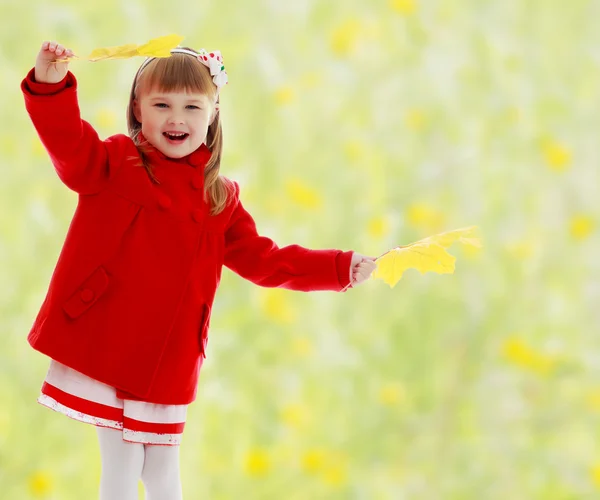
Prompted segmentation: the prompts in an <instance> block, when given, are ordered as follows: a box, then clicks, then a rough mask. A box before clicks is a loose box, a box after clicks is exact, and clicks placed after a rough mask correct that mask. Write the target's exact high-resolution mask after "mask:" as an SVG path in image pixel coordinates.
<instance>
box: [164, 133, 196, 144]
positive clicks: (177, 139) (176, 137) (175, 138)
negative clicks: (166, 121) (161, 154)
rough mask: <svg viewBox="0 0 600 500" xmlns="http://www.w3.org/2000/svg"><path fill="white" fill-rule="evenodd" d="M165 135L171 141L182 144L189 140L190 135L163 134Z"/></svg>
mask: <svg viewBox="0 0 600 500" xmlns="http://www.w3.org/2000/svg"><path fill="white" fill-rule="evenodd" d="M163 135H164V136H165V137H166V138H167V139H169V140H170V141H174V142H181V141H184V140H185V139H187V138H188V136H189V135H190V134H186V133H185V132H182V133H178V134H174V133H169V132H163Z"/></svg>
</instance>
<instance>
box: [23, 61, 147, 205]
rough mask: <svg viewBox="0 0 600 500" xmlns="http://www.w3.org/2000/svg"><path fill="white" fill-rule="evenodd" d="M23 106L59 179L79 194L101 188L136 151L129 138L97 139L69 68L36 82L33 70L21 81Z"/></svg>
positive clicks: (94, 191)
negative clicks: (61, 76) (59, 76)
mask: <svg viewBox="0 0 600 500" xmlns="http://www.w3.org/2000/svg"><path fill="white" fill-rule="evenodd" d="M21 90H22V91H23V96H24V98H25V108H26V109H27V112H28V113H29V116H30V118H31V121H32V122H33V125H34V127H35V129H36V131H37V133H38V135H39V137H40V140H41V141H42V144H43V145H44V147H45V148H46V150H47V151H48V154H49V155H50V159H51V161H52V164H53V165H54V168H55V169H56V173H57V174H58V176H59V178H60V179H61V180H62V182H63V183H64V184H65V185H66V186H67V187H69V188H70V189H72V190H73V191H76V192H77V193H79V194H94V193H97V192H99V191H101V190H102V189H103V188H104V187H105V186H106V184H107V183H108V181H109V180H110V178H111V176H112V175H114V172H115V171H116V169H117V168H118V167H119V166H120V165H121V163H122V160H123V159H124V158H125V156H127V150H129V152H130V153H131V154H135V153H136V149H135V146H134V145H133V142H132V141H131V139H129V137H127V136H125V135H123V134H119V135H115V136H113V137H110V138H108V139H107V140H105V141H102V140H100V138H99V137H98V134H97V133H96V131H95V130H94V128H93V127H92V126H91V125H90V124H89V123H88V122H86V121H84V120H82V119H81V116H80V111H79V104H78V101H77V80H76V79H75V76H74V75H73V73H71V72H70V71H69V72H68V73H67V76H65V78H64V79H63V80H62V81H61V82H58V83H53V84H48V83H38V82H36V81H35V77H34V70H33V69H32V70H31V71H30V72H29V73H28V74H27V76H26V77H25V79H24V80H23V81H22V82H21Z"/></svg>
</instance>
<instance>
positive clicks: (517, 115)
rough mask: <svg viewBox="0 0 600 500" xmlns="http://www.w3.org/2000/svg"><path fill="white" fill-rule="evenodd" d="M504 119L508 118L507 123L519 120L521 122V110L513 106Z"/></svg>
mask: <svg viewBox="0 0 600 500" xmlns="http://www.w3.org/2000/svg"><path fill="white" fill-rule="evenodd" d="M506 117H507V118H508V121H509V122H511V123H517V122H518V121H519V120H521V110H520V109H519V108H518V107H516V106H513V107H511V108H509V109H508V111H507V112H506Z"/></svg>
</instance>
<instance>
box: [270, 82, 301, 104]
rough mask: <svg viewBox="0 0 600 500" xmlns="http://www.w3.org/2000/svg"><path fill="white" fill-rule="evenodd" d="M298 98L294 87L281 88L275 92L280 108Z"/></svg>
mask: <svg viewBox="0 0 600 500" xmlns="http://www.w3.org/2000/svg"><path fill="white" fill-rule="evenodd" d="M295 97H296V94H295V92H294V89H293V88H292V87H289V86H287V87H281V88H279V89H277V90H276V91H275V102H276V103H277V104H279V105H280V106H285V105H286V104H290V103H291V102H292V101H293V100H294V99H295Z"/></svg>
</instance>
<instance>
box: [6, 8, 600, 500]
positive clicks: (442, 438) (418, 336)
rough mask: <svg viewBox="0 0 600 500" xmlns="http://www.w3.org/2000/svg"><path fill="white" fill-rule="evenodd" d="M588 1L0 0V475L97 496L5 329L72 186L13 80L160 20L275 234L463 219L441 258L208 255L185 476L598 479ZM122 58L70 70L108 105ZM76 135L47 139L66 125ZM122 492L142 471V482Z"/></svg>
mask: <svg viewBox="0 0 600 500" xmlns="http://www.w3.org/2000/svg"><path fill="white" fill-rule="evenodd" d="M599 16H600V1H593V0H571V1H569V2H563V1H557V0H556V1H554V0H523V1H520V2H510V1H509V2H506V1H501V0H495V1H489V0H488V1H486V0H463V1H458V0H439V1H435V2H425V1H417V0H382V1H373V2H362V1H358V0H345V1H343V2H342V1H339V0H338V1H331V2H317V1H315V0H312V1H310V0H294V1H293V2H283V1H276V0H257V1H254V2H235V1H231V0H221V1H219V2H204V3H184V2H179V3H172V2H158V1H155V0H150V1H145V2H141V1H139V0H128V1H127V2H121V1H116V0H107V1H105V2H101V3H100V2H81V1H80V2H77V1H74V0H65V1H62V2H42V1H41V0H25V1H22V2H13V1H10V0H1V2H0V19H1V20H0V26H1V28H2V29H1V30H0V40H1V42H2V43H1V47H2V48H1V50H0V63H1V65H2V71H1V72H0V91H1V92H0V109H1V110H2V117H3V120H2V125H1V127H2V128H1V133H0V169H1V171H2V183H0V282H1V286H0V322H1V323H0V324H1V337H0V339H1V347H0V498H1V499H2V500H4V499H10V500H12V499H18V500H26V499H78V500H79V499H93V498H97V489H98V481H99V475H100V461H99V451H98V445H97V441H96V433H95V429H94V428H93V427H92V426H89V425H86V424H82V423H78V422H74V421H71V420H69V419H68V418H67V417H65V416H62V415H60V414H58V413H54V412H52V411H50V410H48V409H46V408H43V407H42V406H40V405H38V404H37V403H36V402H35V400H36V398H37V396H38V393H39V389H40V386H41V383H42V381H43V378H44V376H45V373H46V369H47V366H48V359H47V358H45V357H44V356H42V355H41V354H39V353H37V352H36V351H34V350H32V349H31V348H30V347H29V345H28V344H27V342H26V336H27V333H28V332H29V329H30V327H31V325H32V323H33V320H34V317H35V315H36V313H37V311H38V309H39V307H40V305H41V303H42V300H43V297H44V295H45V293H46V290H47V285H48V282H49V279H50V276H51V273H52V271H53V268H54V265H55V263H56V259H57V257H58V254H59V251H60V249H61V246H62V243H63V240H64V236H65V234H66V231H67V228H68V225H69V222H70V218H71V216H72V213H73V210H74V208H75V203H76V196H75V194H74V193H72V192H71V191H69V190H68V189H67V188H66V187H64V186H63V185H62V184H61V183H60V181H59V180H58V178H57V176H56V174H55V173H54V171H53V169H52V166H51V164H50V162H49V160H48V158H47V156H46V154H45V152H44V150H43V148H42V147H41V145H40V143H39V140H38V139H37V136H36V134H35V131H34V129H33V127H32V125H31V124H30V122H29V119H28V116H27V114H26V112H25V109H24V105H23V99H22V96H21V93H20V89H19V84H20V81H21V79H22V78H23V77H24V76H25V74H26V72H27V71H28V70H29V69H30V68H31V67H32V66H33V64H34V61H35V57H36V54H37V51H38V49H39V46H40V44H41V42H42V41H43V40H45V39H56V40H59V41H60V42H62V43H64V44H66V45H68V46H70V47H71V48H73V49H74V51H75V52H76V53H77V54H79V55H87V54H89V52H91V50H92V49H94V48H97V47H104V46H111V45H121V44H125V43H144V42H146V41H148V40H149V39H150V38H154V37H157V36H161V35H165V34H169V33H178V34H181V35H183V36H185V37H186V39H185V41H184V43H185V44H187V45H189V46H191V47H194V48H198V49H199V48H201V47H204V48H207V49H219V50H221V51H222V53H223V57H224V60H225V65H226V67H227V71H228V74H229V79H230V83H229V85H228V86H227V87H226V88H225V89H224V90H223V92H222V97H221V102H222V120H223V127H224V141H225V142H224V148H225V154H224V159H223V163H222V173H223V174H224V175H226V176H228V177H231V178H233V179H235V180H238V181H239V182H240V184H241V186H242V200H243V201H244V203H245V205H246V207H247V208H248V209H249V211H250V212H251V213H252V215H253V216H254V218H255V220H256V222H257V226H258V229H259V231H260V232H261V233H262V234H265V235H267V236H270V237H272V238H273V239H274V240H275V241H276V242H277V243H278V244H279V245H280V246H283V245H287V244H292V243H297V244H301V245H303V246H307V247H309V248H339V249H343V250H350V249H351V250H355V251H358V252H360V253H363V254H367V255H380V254H381V253H383V252H385V251H386V250H388V249H390V248H392V247H395V246H397V245H403V244H406V243H409V242H412V241H415V240H416V239H419V238H422V237H425V236H429V235H431V234H434V233H437V232H441V231H446V230H451V229H455V228H459V227H464V226H469V225H477V226H479V228H480V230H481V236H482V239H483V242H484V245H485V246H484V248H483V250H481V251H479V252H473V251H467V249H464V248H461V247H459V246H457V245H454V246H453V247H452V248H451V249H450V253H452V254H454V255H456V257H457V266H456V272H455V274H453V275H437V274H432V273H428V274H426V275H424V276H422V275H420V274H419V273H418V272H417V271H409V272H408V273H406V275H405V276H404V277H403V279H402V280H401V281H400V282H399V284H398V285H397V286H396V287H395V288H393V289H391V288H390V287H388V286H387V285H386V284H384V283H383V282H382V281H380V280H375V279H373V280H370V281H369V282H367V283H365V284H364V285H362V286H360V287H358V288H356V289H354V290H350V291H348V292H347V293H344V294H336V293H333V292H321V293H312V294H303V293H299V292H291V291H285V290H270V289H261V288H259V287H257V286H254V285H252V284H251V283H249V282H246V281H244V280H243V279H241V278H240V277H238V276H237V275H235V274H233V273H231V272H230V271H229V270H225V271H224V276H223V280H222V283H221V287H220V289H219V291H218V293H217V298H216V302H215V306H214V311H213V318H212V322H211V341H210V343H209V351H208V359H207V362H206V363H205V366H204V369H203V371H202V373H201V377H200V388H199V396H198V399H197V401H196V402H195V403H193V404H192V405H191V407H190V409H189V414H188V423H187V427H186V431H185V434H184V439H183V444H182V446H181V457H182V478H183V484H184V496H185V498H186V499H210V500H213V499H214V500H221V499H222V500H238V499H244V500H246V499H247V500H259V499H260V500H263V499H265V500H270V499H290V500H305V499H306V500H313V499H315V500H318V499H327V500H330V499H331V500H337V499H357V500H358V499H361V500H362V499H365V500H371V499H373V500H392V499H393V500H402V499H411V500H412V499H432V500H437V499H449V500H459V499H460V500H462V499H469V500H470V499H473V500H475V499H476V500H488V499H490V500H492V499H493V500H495V499H503V500H504V499H511V500H521V499H524V500H538V499H540V500H541V499H543V500H571V499H592V498H600V448H599V444H598V443H599V439H600V431H599V429H600V341H599V338H598V332H599V326H600V321H599V320H600V316H599V315H600V307H599V301H600V279H599V278H600V276H599V274H600V272H599V271H600V259H598V256H597V254H598V250H599V249H600V242H599V235H598V229H597V226H598V218H599V216H600V209H599V206H598V194H599V193H598V188H599V186H600V173H599V169H598V131H599V129H600V115H599V110H600V102H599V95H600V92H599V89H600V34H598V33H599V32H598V23H597V20H598V18H599ZM140 63H141V59H139V58H136V59H129V60H122V61H106V62H102V63H90V62H85V61H76V62H73V63H72V64H71V66H70V67H71V70H72V71H73V72H74V73H75V74H76V75H77V77H78V79H79V84H80V91H79V97H80V105H81V109H82V114H83V116H84V117H85V118H86V119H87V120H88V121H90V122H91V123H92V124H93V125H94V126H95V127H96V128H97V130H98V131H99V133H100V135H101V136H102V137H106V136H109V135H112V134H114V133H120V132H125V131H126V126H125V107H126V103H127V97H128V91H129V87H130V84H131V81H132V79H133V75H134V73H135V71H136V69H137V67H138V65H139V64H140ZM68 139H69V138H68V137H66V138H65V140H68ZM140 492H141V489H140Z"/></svg>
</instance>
